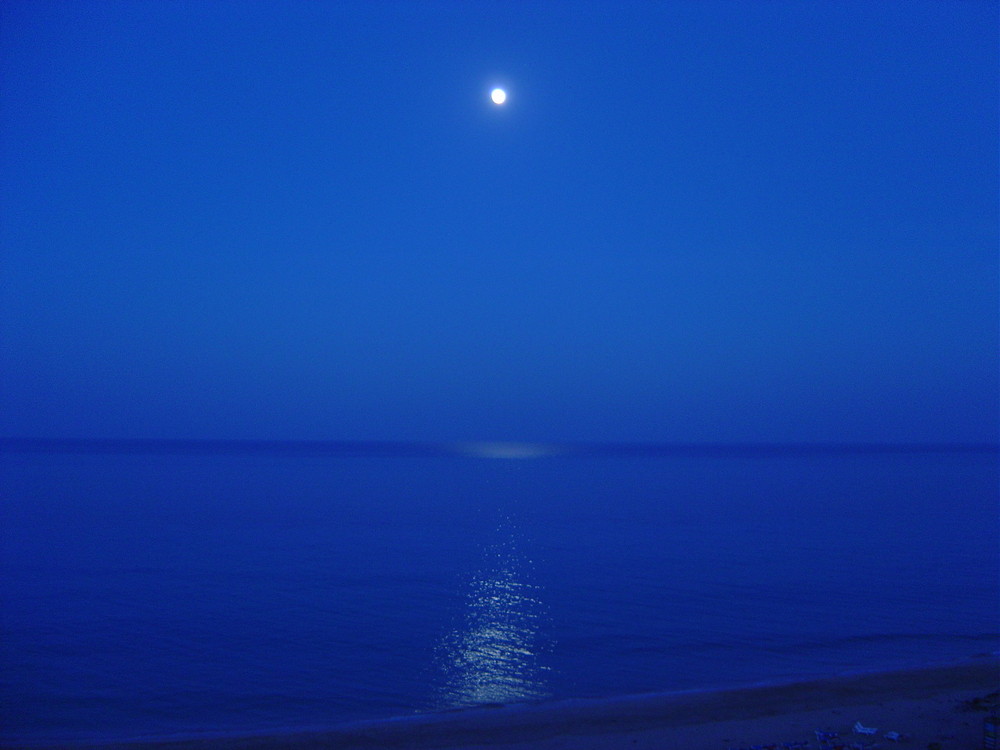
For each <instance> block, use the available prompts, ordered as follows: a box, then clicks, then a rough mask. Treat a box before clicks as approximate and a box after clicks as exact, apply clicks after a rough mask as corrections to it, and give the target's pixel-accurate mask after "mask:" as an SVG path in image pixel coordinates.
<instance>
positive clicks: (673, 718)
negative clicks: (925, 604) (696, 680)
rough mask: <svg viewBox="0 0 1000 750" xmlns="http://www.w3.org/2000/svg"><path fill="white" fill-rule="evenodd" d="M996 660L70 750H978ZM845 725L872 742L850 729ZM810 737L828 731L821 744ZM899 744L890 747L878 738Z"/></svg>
mask: <svg viewBox="0 0 1000 750" xmlns="http://www.w3.org/2000/svg"><path fill="white" fill-rule="evenodd" d="M997 690H1000V660H998V659H996V658H995V657H988V658H987V657H984V658H981V659H977V660H971V661H968V662H963V663H960V664H951V665H946V666H936V667H926V668H921V669H912V670H905V671H898V672H881V673H873V674H859V675H846V676H838V677H831V678H829V679H822V680H812V681H808V682H798V683H789V684H782V685H762V686H754V687H747V688H741V689H737V690H717V691H704V692H688V693H681V694H664V695H640V696H627V697H620V698H612V699H604V700H565V701H549V702H544V703H536V704H522V705H511V706H496V707H487V708H476V709H465V710H457V711H450V712H443V713H439V714H433V715H419V716H411V717H404V718H397V719H391V720H386V721H377V722H359V723H356V724H350V725H342V726H340V727H338V728H335V729H331V730H330V731H324V732H301V733H291V734H284V735H268V736H262V735H259V736H250V737H215V738H203V739H188V740H160V741H143V742H130V743H117V744H106V745H87V746H81V745H76V746H75V747H76V748H78V749H79V748H81V747H88V748H102V750H103V749H110V748H120V749H121V750H231V749H234V748H260V749H262V750H278V749H279V748H280V749H282V750H306V749H312V748H343V749H344V750H353V749H355V748H357V749H359V750H360V749H361V748H413V749H414V750H419V749H422V748H466V749H467V750H485V749H486V748H490V749H491V750H529V748H537V749H538V750H557V749H559V750H562V749H566V750H569V749H573V750H612V749H616V750H618V749H626V750H627V749H629V748H634V750H654V748H655V749H657V750H659V749H661V748H677V749H678V750H728V749H729V748H747V749H749V748H751V747H752V746H754V745H761V746H767V745H776V746H777V747H778V748H781V746H782V744H783V743H789V744H792V743H805V742H808V745H807V746H806V745H800V746H802V747H809V748H820V747H834V746H836V745H838V744H839V745H842V746H845V747H850V746H851V745H852V744H854V743H861V744H859V745H858V746H859V747H860V746H864V747H871V746H873V745H874V744H876V743H877V744H878V745H879V746H880V747H882V748H887V747H897V746H898V747H900V748H901V749H903V750H905V748H919V749H920V750H925V749H926V748H928V747H934V744H933V743H938V747H940V750H951V749H952V748H953V749H954V750H959V749H961V750H970V749H975V748H981V747H983V721H984V718H985V717H986V716H987V715H988V713H989V711H988V710H987V706H989V705H992V707H993V710H994V711H995V710H996V696H995V695H994V696H993V697H992V698H987V696H988V695H990V694H991V693H995V691H997ZM856 722H861V724H862V725H863V726H865V727H870V728H877V730H878V731H877V732H876V733H875V734H871V735H868V734H858V733H854V732H853V731H852V727H853V726H854V725H855V723H856ZM815 730H822V731H825V732H836V733H838V734H839V738H838V739H834V740H831V741H830V742H829V743H828V744H827V745H821V744H820V742H819V740H818V739H817V736H816V734H815ZM888 732H898V733H899V734H901V735H905V736H906V737H905V738H904V739H903V740H902V741H901V742H899V743H898V744H897V743H896V742H894V741H893V740H892V739H889V738H886V736H885V735H886V733H888Z"/></svg>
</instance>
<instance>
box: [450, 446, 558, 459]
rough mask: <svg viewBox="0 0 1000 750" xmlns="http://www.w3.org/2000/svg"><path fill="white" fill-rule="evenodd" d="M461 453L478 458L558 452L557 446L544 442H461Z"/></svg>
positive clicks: (534, 455) (531, 456)
mask: <svg viewBox="0 0 1000 750" xmlns="http://www.w3.org/2000/svg"><path fill="white" fill-rule="evenodd" d="M458 450H459V451H460V452H461V453H465V454H468V455H472V456H478V457H480V458H540V457H542V456H551V455H553V454H555V453H558V452H559V450H558V447H557V446H555V445H547V444H545V443H505V442H488V443H463V444H461V445H459V446H458Z"/></svg>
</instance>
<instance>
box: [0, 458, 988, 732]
mask: <svg viewBox="0 0 1000 750" xmlns="http://www.w3.org/2000/svg"><path fill="white" fill-rule="evenodd" d="M0 462H2V463H0V467H2V492H3V505H2V510H0V541H2V548H0V555H2V558H0V562H2V571H0V573H2V577H0V595H2V601H0V604H2V607H0V627H2V632H0V691H2V692H0V712H2V713H0V727H2V729H0V732H2V734H0V739H7V740H12V739H29V740H30V739H35V740H45V739H52V738H69V739H83V738H87V737H106V738H107V737H126V736H135V735H146V734H156V735H162V734H171V733H180V734H195V733H199V732H205V731H263V730H274V729H288V728H305V727H323V726H329V725H331V724H335V723H337V722H342V721H346V720H352V719H359V718H375V717H382V716H390V715H398V714H406V713H412V712H414V711H425V710H435V709H441V708H448V707H455V706H462V705H472V704H480V703H498V702H510V701H516V700H525V699H540V698H546V697H556V698H559V697H567V696H602V695H612V694H619V693H631V692H642V691H649V690H678V689H689V688H700V687H712V686H720V685H730V684H739V683H745V682H751V681H759V680H772V679H787V678H790V677H796V676H805V675H819V674H828V673H830V672H835V671H842V670H853V669H877V668H882V667H894V666H905V665H909V664H914V663H923V662H927V661H936V660H943V659H949V658H955V657H963V656H968V655H972V654H976V653H983V652H991V651H996V650H997V648H998V645H1000V644H998V641H1000V637H998V633H997V626H998V617H1000V612H998V604H997V602H998V601H1000V585H998V572H997V566H996V545H997V541H998V539H1000V527H998V524H1000V522H998V513H997V510H998V498H997V486H998V485H997V482H998V475H997V457H996V454H995V452H991V451H985V450H981V451H959V452H947V451H938V452H927V451H922V452H905V451H898V452H877V453H865V452H858V451H854V452H840V453H837V452H814V453H810V452H796V453H792V454H782V453H780V452H770V453H768V452H764V453H759V454H755V453H746V452H738V451H736V452H731V453H727V452H725V451H715V452H713V453H712V454H706V455H700V454H696V453H670V452H669V451H662V452H659V453H651V454H649V455H616V454H614V453H613V452H609V453H607V454H601V453H600V452H599V451H593V450H592V451H589V452H588V453H587V454H586V455H560V454H559V453H558V452H554V451H550V450H547V449H545V448H544V447H537V446H536V447H532V446H485V447H483V446H480V447H478V448H476V449H475V450H466V451H465V452H464V453H462V454H452V453H447V452H442V454H441V455H419V454H414V455H358V454H357V453H355V454H352V455H300V454H298V453H296V452H294V451H284V452H282V451H277V452H274V453H273V454H269V453H267V452H263V451H256V452H252V453H246V452H242V453H241V452H238V451H234V450H233V449H232V446H229V450H227V451H224V452H223V451H219V452H212V451H204V452H201V453H187V454H171V453H164V452H155V451H153V452H150V451H145V452H118V453H108V452H106V453H89V454H88V453H83V454H81V453H66V452H64V453H44V452H37V451H36V452H16V451H7V452H6V453H5V454H4V455H3V456H2V458H0Z"/></svg>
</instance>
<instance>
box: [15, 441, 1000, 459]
mask: <svg viewBox="0 0 1000 750" xmlns="http://www.w3.org/2000/svg"><path fill="white" fill-rule="evenodd" d="M6 451H9V452H12V453H44V452H51V453H114V452H129V453H137V452H147V453H188V454H194V453H220V452H239V453H285V454H295V455H310V454H311V455H328V456H352V455H354V456H373V455H385V456H425V457H430V456H456V455H466V456H474V457H486V458H541V457H545V456H588V455H590V456H655V455H669V454H712V453H730V454H731V453H742V454H747V455H749V454H775V453H799V454H802V453H914V452H924V453H932V452H998V453H1000V442H948V443H946V442H937V443H925V442H903V441H900V442H864V441H850V442H833V441H798V442H792V441H760V442H736V441H712V442H686V441H635V442H629V441H613V440H609V441H585V440H581V441H531V440H319V439H273V438H104V437H102V438H69V437H63V438H41V437H0V452H6Z"/></svg>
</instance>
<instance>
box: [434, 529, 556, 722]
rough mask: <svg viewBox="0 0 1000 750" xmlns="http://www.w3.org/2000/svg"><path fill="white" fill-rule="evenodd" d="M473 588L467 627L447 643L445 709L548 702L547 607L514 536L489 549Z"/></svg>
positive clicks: (443, 651)
mask: <svg viewBox="0 0 1000 750" xmlns="http://www.w3.org/2000/svg"><path fill="white" fill-rule="evenodd" d="M487 558H488V560H487V564H486V565H485V566H484V569H483V570H482V571H481V572H480V573H479V574H478V575H477V576H476V577H475V579H474V580H473V582H472V585H471V587H470V592H469V594H468V601H467V605H466V612H465V618H464V622H463V623H462V625H461V626H460V627H458V628H456V629H455V630H453V631H452V632H450V633H449V634H448V635H447V636H446V637H445V638H444V640H443V643H442V647H441V651H440V665H441V668H442V670H443V672H444V683H445V684H444V688H443V690H442V691H441V702H442V704H443V705H444V706H445V707H449V708H454V707H460V706H475V705H482V704H487V703H511V702H516V701H523V700H530V699H536V698H543V697H545V696H547V695H548V690H547V687H546V684H545V680H544V679H543V675H544V672H545V671H546V667H543V666H540V665H539V664H538V652H539V642H538V627H539V620H540V618H541V615H542V603H541V601H540V600H539V599H538V587H537V586H535V585H534V584H532V583H531V582H530V581H529V580H527V576H526V568H527V567H528V566H529V565H530V561H528V560H526V559H525V558H524V557H523V555H521V554H520V553H519V552H518V551H517V549H516V545H515V542H514V538H513V535H512V534H511V535H510V538H509V539H508V540H507V541H506V542H504V543H502V544H499V545H496V546H493V547H491V548H489V550H488V553H487Z"/></svg>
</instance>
